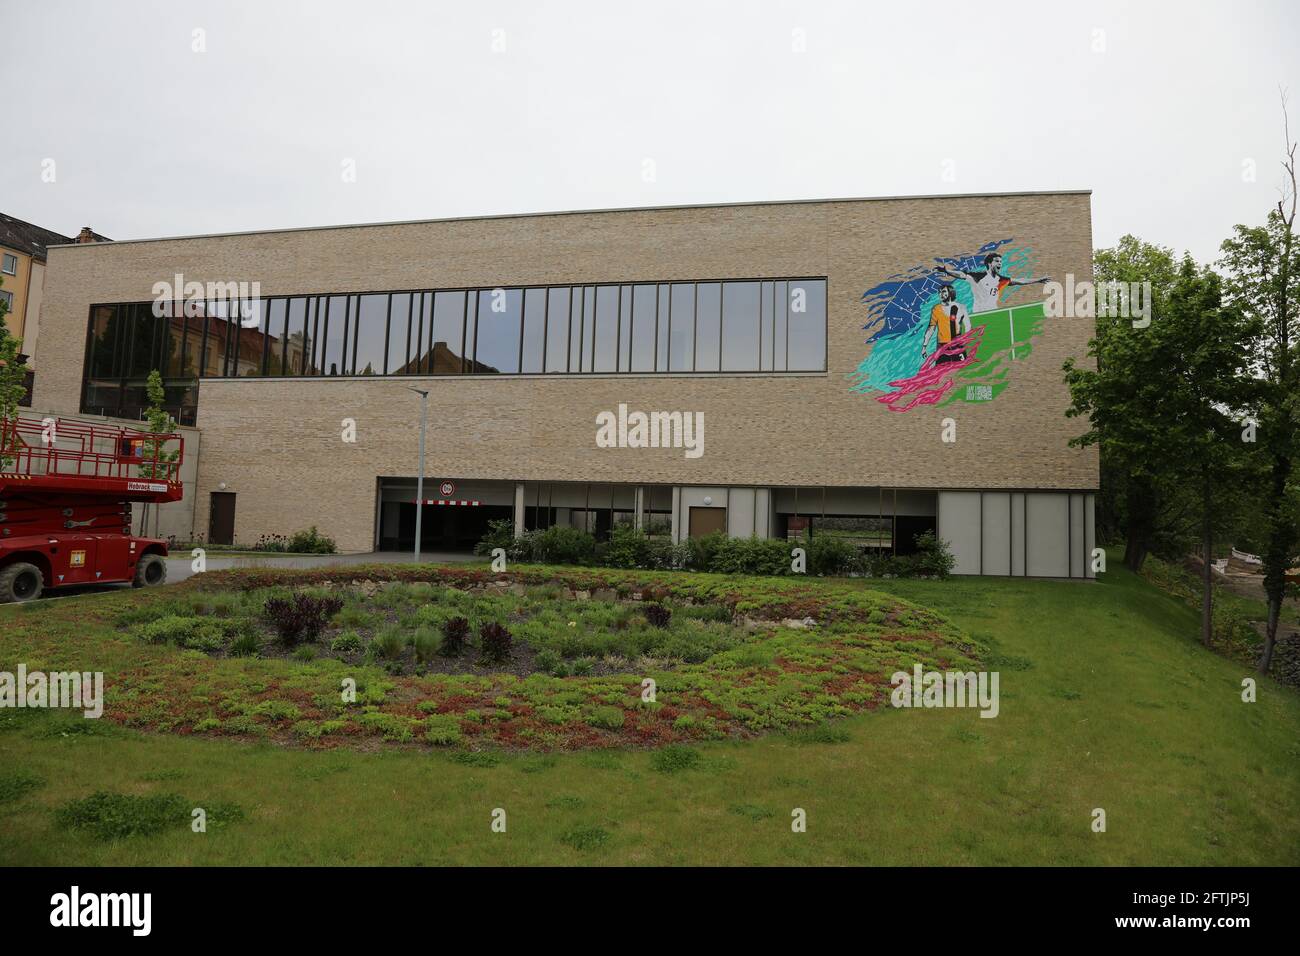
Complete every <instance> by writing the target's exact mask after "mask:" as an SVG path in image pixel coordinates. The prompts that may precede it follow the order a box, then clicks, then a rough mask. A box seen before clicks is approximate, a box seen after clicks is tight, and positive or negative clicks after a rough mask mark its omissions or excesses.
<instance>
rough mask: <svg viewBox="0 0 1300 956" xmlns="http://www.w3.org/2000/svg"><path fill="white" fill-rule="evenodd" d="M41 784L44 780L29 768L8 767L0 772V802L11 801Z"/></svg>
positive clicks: (39, 786) (36, 788)
mask: <svg viewBox="0 0 1300 956" xmlns="http://www.w3.org/2000/svg"><path fill="white" fill-rule="evenodd" d="M43 786H45V781H44V780H43V779H41V778H40V777H38V776H37V775H36V774H34V773H32V772H31V771H30V770H25V769H24V768H22V767H9V768H7V769H6V770H4V771H3V772H0V804H4V803H11V802H13V801H14V800H18V799H19V798H21V797H23V796H25V795H26V794H28V793H31V792H32V791H33V790H39V789H40V788H41V787H43Z"/></svg>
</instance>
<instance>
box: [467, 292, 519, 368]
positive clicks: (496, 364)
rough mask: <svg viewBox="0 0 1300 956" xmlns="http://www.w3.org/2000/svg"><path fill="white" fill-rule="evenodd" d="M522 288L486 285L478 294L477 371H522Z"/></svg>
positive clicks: (476, 330) (475, 364) (475, 362)
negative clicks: (489, 287) (520, 336)
mask: <svg viewBox="0 0 1300 956" xmlns="http://www.w3.org/2000/svg"><path fill="white" fill-rule="evenodd" d="M522 300H523V292H522V290H521V289H483V290H481V291H480V292H479V294H478V321H477V325H476V329H475V338H474V349H475V351H474V371H475V372H476V373H485V372H486V373H491V372H502V373H512V372H518V371H519V327H520V326H519V323H520V317H521V316H520V313H521V311H522V306H523V302H522Z"/></svg>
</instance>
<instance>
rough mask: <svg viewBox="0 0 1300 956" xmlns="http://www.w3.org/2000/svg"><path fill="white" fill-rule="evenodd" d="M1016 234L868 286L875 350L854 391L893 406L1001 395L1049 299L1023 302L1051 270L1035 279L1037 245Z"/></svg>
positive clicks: (853, 381) (853, 380) (855, 378)
mask: <svg viewBox="0 0 1300 956" xmlns="http://www.w3.org/2000/svg"><path fill="white" fill-rule="evenodd" d="M1012 242H1013V240H1012V239H999V240H996V241H994V242H989V243H986V244H985V245H983V246H981V247H980V248H979V249H978V250H977V251H975V252H971V253H967V254H964V255H959V256H953V257H947V258H938V257H936V258H935V260H934V261H935V263H937V264H936V265H933V266H916V267H915V268H913V269H910V270H909V271H908V272H906V273H903V274H901V275H896V276H893V277H891V278H890V279H889V280H887V281H885V282H882V283H880V284H879V285H877V286H873V287H872V288H870V289H868V290H867V291H866V292H864V293H863V294H862V301H863V302H865V303H866V305H867V322H866V324H865V325H864V326H863V329H864V330H866V332H867V333H868V335H867V340H866V343H867V345H868V346H870V349H871V350H870V352H868V353H867V357H866V358H864V359H863V360H862V363H861V364H860V365H859V366H858V368H857V370H856V371H855V372H853V373H852V374H851V375H850V376H849V380H850V387H851V389H852V391H855V392H860V393H862V394H864V395H868V396H870V397H872V398H874V399H875V400H876V401H878V402H880V403H881V404H882V405H885V406H886V407H887V408H889V410H890V411H895V412H905V411H907V410H909V409H912V408H916V407H917V406H919V405H948V404H952V403H954V402H988V401H992V400H993V399H994V398H996V397H997V396H998V395H999V393H1001V391H1002V390H1003V389H1004V388H1005V387H1006V384H1007V376H1008V373H1009V372H1010V369H1011V365H1012V363H1014V362H1016V361H1018V360H1023V359H1024V358H1025V357H1026V356H1027V355H1028V354H1029V353H1030V350H1031V348H1032V344H1031V343H1032V340H1033V339H1034V337H1035V336H1037V335H1038V334H1039V333H1040V332H1042V326H1043V303H1042V301H1041V300H1040V301H1038V302H1025V303H1017V302H1016V301H1015V299H1016V297H1017V293H1019V292H1020V290H1021V287H1022V286H1027V285H1036V284H1038V283H1041V282H1047V281H1049V278H1050V277H1048V276H1038V277H1034V276H1033V267H1034V256H1033V253H1032V251H1031V250H1030V249H1029V248H1027V247H1022V246H1013V245H1012ZM1021 298H1025V297H1024V296H1021Z"/></svg>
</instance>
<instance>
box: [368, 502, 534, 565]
mask: <svg viewBox="0 0 1300 956" xmlns="http://www.w3.org/2000/svg"><path fill="white" fill-rule="evenodd" d="M513 516H514V509H512V508H511V507H510V506H509V505H424V514H423V515H422V516H421V519H420V521H421V529H420V550H421V551H461V552H469V551H473V550H474V545H476V544H478V542H479V541H480V540H481V539H482V538H483V536H484V535H485V534H487V530H488V522H489V521H496V520H499V519H502V518H504V519H507V520H511V519H513ZM379 527H380V529H381V533H380V536H379V550H381V551H413V550H414V549H415V503H414V502H410V501H385V502H384V503H383V505H382V511H381V513H380V518H379Z"/></svg>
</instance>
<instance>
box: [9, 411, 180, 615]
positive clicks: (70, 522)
mask: <svg viewBox="0 0 1300 956" xmlns="http://www.w3.org/2000/svg"><path fill="white" fill-rule="evenodd" d="M184 451H185V439H184V438H183V437H182V436H181V435H179V434H167V435H160V434H152V433H149V432H145V431H140V430H137V429H133V428H124V427H120V426H116V425H107V424H89V423H87V422H82V421H74V420H71V419H63V418H43V419H41V418H30V417H28V418H24V417H22V416H15V417H14V418H9V419H0V603H4V602H7V601H32V600H35V599H36V598H38V597H40V596H41V593H42V592H43V591H45V590H46V589H54V588H61V587H68V586H71V585H86V584H107V583H112V582H125V581H130V582H131V583H132V584H133V585H134V586H135V587H149V586H152V585H157V584H162V583H163V582H164V581H165V580H166V579H167V563H166V560H165V559H166V557H167V543H166V542H165V541H163V540H161V539H158V538H147V537H140V536H138V535H135V534H133V533H132V530H131V506H132V504H133V503H134V502H141V503H144V504H163V503H165V502H169V501H180V500H181V497H182V495H183V493H184V491H183V488H182V486H181V481H180V468H181V462H182V460H183V458H184Z"/></svg>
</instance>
